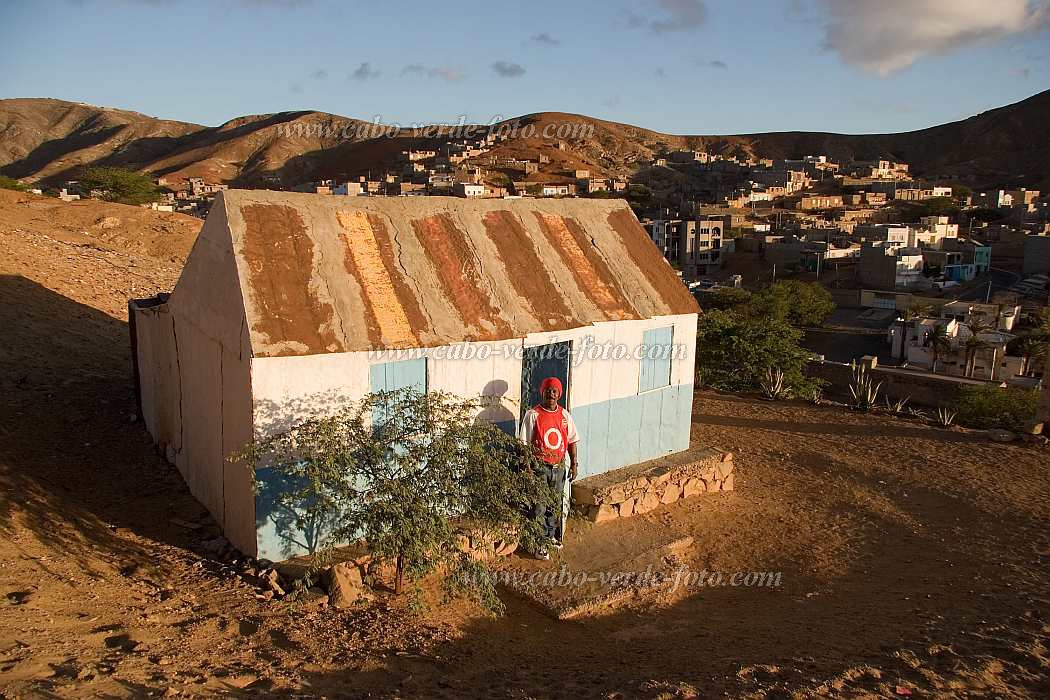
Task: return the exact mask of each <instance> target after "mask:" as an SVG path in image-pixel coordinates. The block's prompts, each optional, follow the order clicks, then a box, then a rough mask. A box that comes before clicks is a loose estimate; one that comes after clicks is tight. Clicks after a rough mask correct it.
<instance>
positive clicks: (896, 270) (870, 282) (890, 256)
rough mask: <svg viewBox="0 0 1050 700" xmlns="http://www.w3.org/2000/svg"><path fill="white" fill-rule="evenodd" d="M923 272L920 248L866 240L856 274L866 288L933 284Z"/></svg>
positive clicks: (919, 286)
mask: <svg viewBox="0 0 1050 700" xmlns="http://www.w3.org/2000/svg"><path fill="white" fill-rule="evenodd" d="M922 272H923V266H922V253H921V252H920V251H919V250H918V249H917V248H906V247H897V246H891V245H885V244H878V243H871V242H866V243H864V245H863V246H862V247H861V249H860V263H859V265H858V266H857V274H858V276H859V278H860V283H861V284H863V285H865V286H867V287H874V288H876V289H896V288H899V287H900V288H921V287H928V286H930V284H929V282H928V281H927V280H926V278H925V277H924V276H923V274H922Z"/></svg>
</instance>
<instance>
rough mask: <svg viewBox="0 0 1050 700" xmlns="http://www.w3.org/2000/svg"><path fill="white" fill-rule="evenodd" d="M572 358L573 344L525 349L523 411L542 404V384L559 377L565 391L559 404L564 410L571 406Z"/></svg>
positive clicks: (563, 343) (522, 373) (522, 388)
mask: <svg viewBox="0 0 1050 700" xmlns="http://www.w3.org/2000/svg"><path fill="white" fill-rule="evenodd" d="M571 357H572V342H571V341H565V342H561V343H548V344H547V345H534V346H532V347H528V348H525V353H524V355H523V356H522V360H521V411H520V412H519V415H518V419H519V420H520V419H521V418H522V417H524V415H525V412H526V411H528V410H529V409H530V408H532V407H533V406H535V405H536V404H538V403H539V402H540V382H542V381H543V380H544V379H545V378H547V377H557V378H558V379H560V380H561V385H562V387H564V389H565V391H563V392H562V395H561V398H560V399H558V403H559V404H560V405H561V407H562V408H567V407H568V405H569V392H570V391H571V385H570V384H569V359H570V358H571Z"/></svg>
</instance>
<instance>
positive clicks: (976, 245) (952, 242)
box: [941, 238, 992, 275]
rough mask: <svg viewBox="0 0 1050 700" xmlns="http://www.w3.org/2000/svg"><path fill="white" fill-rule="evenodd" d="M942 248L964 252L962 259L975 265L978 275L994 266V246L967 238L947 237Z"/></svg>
mask: <svg viewBox="0 0 1050 700" xmlns="http://www.w3.org/2000/svg"><path fill="white" fill-rule="evenodd" d="M941 249H942V250H950V251H955V252H959V253H962V256H963V257H962V261H963V262H964V263H966V264H969V265H973V266H974V271H975V273H976V274H978V275H983V274H984V273H985V272H988V270H989V269H990V268H991V266H992V247H991V246H988V245H983V244H981V243H980V242H978V241H973V240H970V239H967V238H945V239H944V240H942V241H941Z"/></svg>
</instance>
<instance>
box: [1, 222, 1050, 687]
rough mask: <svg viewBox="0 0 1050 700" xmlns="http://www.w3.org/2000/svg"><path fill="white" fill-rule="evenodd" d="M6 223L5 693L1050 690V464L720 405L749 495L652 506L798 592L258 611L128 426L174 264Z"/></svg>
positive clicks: (700, 422)
mask: <svg viewBox="0 0 1050 700" xmlns="http://www.w3.org/2000/svg"><path fill="white" fill-rule="evenodd" d="M4 221H5V219H4V217H3V216H2V211H0V247H2V249H3V250H5V251H6V252H5V255H4V256H0V328H2V329H3V332H4V336H3V343H2V345H0V353H2V354H0V392H2V395H3V401H0V482H2V488H0V528H2V532H0V594H2V595H3V596H4V598H2V599H0V697H23V696H24V697H85V696H93V695H102V696H107V697H138V696H142V695H145V694H147V693H151V692H152V693H155V694H157V695H163V694H168V695H180V694H181V695H186V696H205V695H215V694H228V695H235V696H236V695H239V694H243V695H245V696H248V695H252V696H257V695H265V694H272V695H295V696H320V695H324V696H329V697H341V696H362V695H369V694H370V695H373V696H392V695H401V696H408V697H415V696H429V697H433V696H444V697H457V698H458V697H464V696H467V697H473V696H497V697H498V696H511V697H580V696H583V697H592V696H594V697H636V696H642V697H657V696H661V695H663V696H690V695H700V696H702V697H708V696H715V695H720V694H722V693H728V694H730V695H732V696H752V697H766V696H769V695H774V696H776V695H779V696H782V697H786V696H792V695H795V696H798V697H806V696H810V695H812V694H814V693H824V694H836V695H837V694H845V695H850V696H855V695H863V694H878V695H892V694H893V693H894V692H895V691H896V689H897V687H898V686H900V687H901V688H902V689H910V690H912V692H914V694H915V695H916V696H925V695H931V694H932V695H942V696H946V695H956V694H964V693H975V694H984V695H990V696H998V697H1002V696H1007V697H1046V696H1048V695H1050V680H1048V679H1050V653H1048V651H1047V642H1048V632H1050V628H1048V627H1047V624H1046V623H1045V622H1044V620H1043V616H1044V615H1046V614H1047V611H1048V610H1050V606H1048V602H1050V593H1048V592H1047V591H1050V585H1048V584H1050V580H1048V579H1050V576H1048V574H1047V569H1046V567H1047V563H1048V560H1050V530H1048V527H1047V526H1048V524H1050V474H1048V465H1050V453H1048V452H1047V451H1046V450H1037V449H1035V448H1027V447H1020V446H1014V445H1005V446H1004V445H997V444H994V443H991V442H988V441H987V440H985V439H983V438H981V437H979V436H975V435H972V434H968V433H964V432H945V431H941V430H936V429H932V428H929V427H925V426H921V425H918V424H915V423H911V422H907V421H901V420H896V419H891V418H885V417H878V416H861V415H856V414H852V413H849V412H846V411H842V410H840V409H835V408H824V407H814V406H809V405H806V404H794V403H792V404H786V403H777V404H771V403H766V402H762V401H756V400H752V399H747V398H740V397H734V396H723V395H718V394H714V393H703V394H701V395H700V396H699V398H698V402H697V407H696V414H695V420H696V423H695V425H694V429H695V430H698V431H699V435H701V436H702V437H703V439H704V440H705V441H707V442H709V443H711V444H713V445H716V446H718V447H721V448H723V449H728V450H732V451H733V452H734V453H735V454H736V460H737V464H738V469H739V472H738V476H737V482H736V488H737V490H736V491H735V492H733V493H730V494H724V495H719V496H712V497H709V498H706V499H705V498H699V499H693V500H690V501H685V502H682V503H679V504H673V505H672V506H667V507H663V508H660V509H657V510H655V511H653V512H651V513H648V514H646V515H645V516H642V517H644V518H645V519H647V520H649V521H650V522H651V523H652V525H653V526H657V525H658V526H659V527H660V528H662V529H666V530H670V531H673V532H674V533H676V535H681V536H690V537H692V538H693V541H694V542H693V545H692V547H690V548H689V549H688V550H687V551H684V552H681V553H680V554H679V556H680V557H681V562H680V563H682V564H684V565H688V566H690V567H693V568H694V569H700V568H706V569H707V570H708V571H712V572H713V571H721V572H725V573H726V574H729V573H731V572H735V571H742V572H749V571H759V572H779V573H780V574H781V585H780V586H777V587H731V586H724V587H704V588H693V589H690V590H684V589H680V590H679V591H678V592H676V593H674V594H671V593H669V592H668V593H662V594H657V595H654V596H650V597H647V598H644V599H639V600H636V601H633V602H629V603H628V604H626V605H624V606H623V607H620V608H618V609H616V610H613V611H611V612H610V613H609V614H607V615H605V616H602V617H595V618H587V619H582V620H574V621H571V622H555V621H554V620H552V619H550V618H548V617H546V616H544V615H543V614H542V613H540V612H539V611H537V610H535V609H533V608H532V607H529V606H528V605H527V604H525V603H523V602H521V601H519V600H517V599H515V598H513V597H510V598H508V611H507V614H506V615H505V616H504V617H502V618H499V619H491V618H485V617H483V616H480V615H477V614H476V612H475V611H473V610H471V609H470V608H469V606H467V605H465V604H455V605H449V606H435V607H434V608H433V610H432V612H431V613H429V614H428V616H427V617H425V618H423V619H419V618H414V617H412V616H411V615H409V614H408V613H407V612H405V610H404V609H403V605H402V604H401V603H397V604H395V605H392V606H391V605H388V604H387V603H386V602H384V603H381V604H380V605H379V606H377V607H375V608H371V609H367V610H362V611H355V612H335V611H330V610H303V609H296V608H290V607H288V606H286V605H283V604H278V603H271V602H265V601H260V600H258V599H257V598H256V595H255V591H254V590H253V589H251V588H250V587H248V586H246V585H243V584H241V583H239V582H238V581H237V580H236V578H234V576H233V572H231V571H229V570H224V569H223V568H222V566H221V564H219V563H217V562H214V561H212V560H210V559H208V558H207V557H206V556H203V555H202V554H201V553H200V552H201V550H200V545H199V543H200V542H201V541H202V540H204V539H206V538H207V537H208V536H209V535H211V534H213V533H214V532H215V530H214V527H213V526H212V525H210V524H209V523H208V522H207V520H206V518H203V517H202V515H201V511H200V508H199V506H197V505H196V503H195V502H194V501H193V500H192V498H191V497H190V496H189V494H188V492H187V491H186V489H185V487H184V486H183V485H182V482H181V479H180V478H179V476H178V474H177V473H176V472H175V471H174V470H173V469H172V468H171V467H169V466H168V465H167V464H166V463H165V462H164V461H163V460H161V459H160V458H159V457H157V456H156V455H155V453H154V451H153V449H152V446H151V444H150V441H149V439H148V437H147V436H146V434H145V432H144V430H143V428H142V426H141V423H139V422H133V421H132V416H133V414H134V397H133V394H132V388H131V382H130V371H129V365H128V351H127V342H126V338H127V327H126V323H125V320H124V318H123V308H124V307H123V303H124V295H126V294H127V292H128V288H129V286H130V285H131V284H136V285H137V284H140V283H135V282H133V280H134V279H139V277H135V276H134V275H140V276H141V275H144V276H145V278H146V279H145V281H144V282H141V284H142V287H141V288H143V289H145V290H146V293H151V291H150V290H154V291H156V290H161V289H169V288H170V286H171V284H172V283H173V282H174V278H175V274H176V271H175V270H174V269H172V268H171V263H170V262H162V261H153V262H151V259H149V258H145V257H142V256H140V255H138V254H125V253H121V252H120V251H119V250H116V251H115V250H99V249H95V248H90V247H88V248H85V247H83V246H78V245H75V244H70V243H68V242H63V241H61V240H58V239H56V238H55V237H47V238H45V237H43V236H42V235H41V234H39V233H34V232H29V231H26V230H24V229H22V230H17V231H16V230H12V227H10V226H6V225H5V224H4ZM100 256H102V257H105V258H106V260H105V261H102V259H101V257H100ZM132 263H134V266H133V267H132Z"/></svg>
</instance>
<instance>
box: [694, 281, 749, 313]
mask: <svg viewBox="0 0 1050 700" xmlns="http://www.w3.org/2000/svg"><path fill="white" fill-rule="evenodd" d="M697 301H699V302H700V307H701V308H702V309H703V310H704V311H714V310H716V309H721V310H727V309H736V308H739V307H741V306H745V305H747V304H749V303H750V302H751V292H749V291H747V290H746V289H740V288H739V287H716V288H715V289H712V290H710V291H706V290H705V291H702V292H700V293H699V294H698V295H697Z"/></svg>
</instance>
